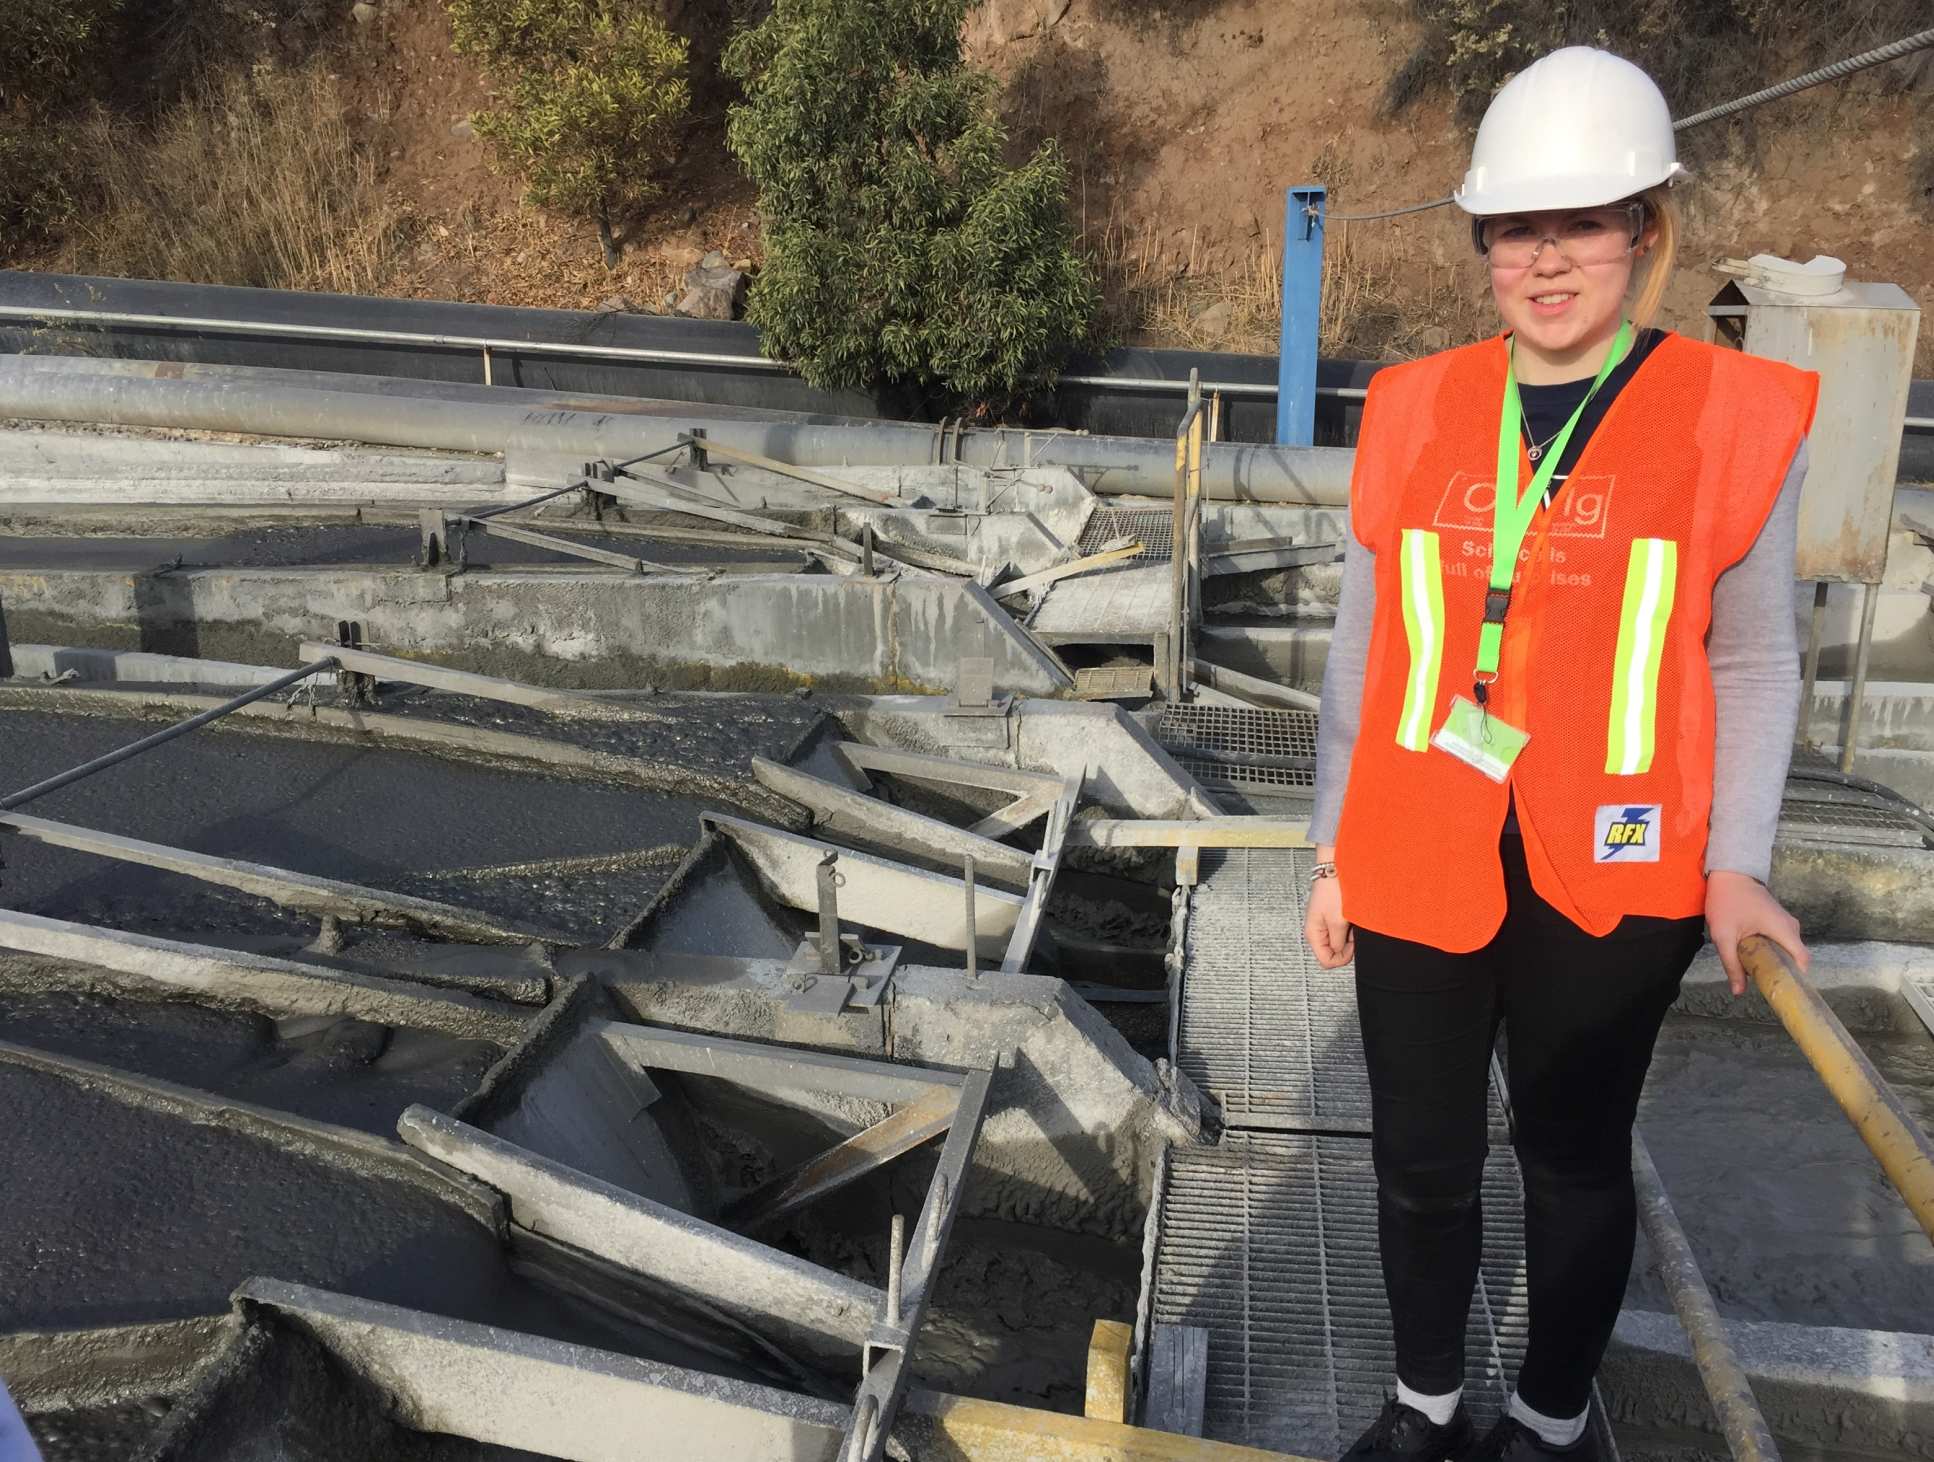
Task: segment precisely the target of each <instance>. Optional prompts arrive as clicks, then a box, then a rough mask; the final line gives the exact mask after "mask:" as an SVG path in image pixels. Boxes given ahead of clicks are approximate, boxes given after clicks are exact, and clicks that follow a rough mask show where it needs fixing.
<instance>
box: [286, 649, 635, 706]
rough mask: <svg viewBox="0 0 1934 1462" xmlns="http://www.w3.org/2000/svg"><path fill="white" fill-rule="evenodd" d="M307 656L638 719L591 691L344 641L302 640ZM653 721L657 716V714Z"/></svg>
mask: <svg viewBox="0 0 1934 1462" xmlns="http://www.w3.org/2000/svg"><path fill="white" fill-rule="evenodd" d="M302 653H303V655H304V656H308V655H311V654H315V655H323V654H326V655H329V656H331V657H332V658H333V659H335V660H336V661H337V662H338V663H339V664H340V665H341V666H342V668H343V669H344V670H347V671H350V672H352V673H353V674H356V675H373V676H375V677H376V678H377V679H378V680H394V681H399V682H401V683H402V684H404V685H421V686H427V687H428V688H429V689H431V690H442V691H448V692H449V693H450V694H452V695H469V696H475V697H477V698H478V699H479V700H486V701H501V702H502V703H503V704H505V705H511V706H528V707H530V708H531V709H532V710H536V711H549V712H551V713H553V714H555V715H560V716H593V717H597V718H599V719H602V720H636V719H638V715H637V713H636V712H634V711H632V710H630V709H629V708H627V707H624V706H615V705H612V704H610V703H609V702H606V701H601V700H598V699H596V698H595V697H592V696H588V695H573V694H572V693H571V692H570V691H567V690H549V689H547V688H545V687H544V686H541V685H526V684H524V683H523V682H522V681H520V680H500V679H498V678H497V677H496V676H494V675H477V674H474V673H472V672H471V671H468V670H452V669H450V667H449V666H447V665H432V664H430V663H428V662H427V661H423V660H404V659H401V658H399V657H397V656H395V655H377V654H373V653H372V652H370V651H368V650H352V649H347V648H345V647H343V646H340V645H324V644H317V643H314V642H311V641H304V643H303V646H302ZM652 719H656V717H653V718H652Z"/></svg>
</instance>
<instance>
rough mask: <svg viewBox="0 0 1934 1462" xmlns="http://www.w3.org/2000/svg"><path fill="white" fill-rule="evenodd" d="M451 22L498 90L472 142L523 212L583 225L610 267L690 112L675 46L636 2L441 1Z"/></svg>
mask: <svg viewBox="0 0 1934 1462" xmlns="http://www.w3.org/2000/svg"><path fill="white" fill-rule="evenodd" d="M450 18H451V23H452V28H453V30H454V32H455V36H456V44H457V49H458V50H459V51H463V52H466V53H469V54H472V55H475V56H478V57H480V58H481V59H482V60H483V61H484V63H485V65H486V66H488V67H489V68H490V69H491V71H492V72H493V73H494V74H495V75H496V77H497V79H498V82H499V85H500V87H501V90H500V91H499V93H498V96H497V104H496V106H494V107H493V108H492V109H491V110H489V111H487V112H481V113H479V114H478V115H477V116H476V117H474V118H473V119H472V121H473V123H474V124H475V126H476V128H477V132H478V134H479V135H480V136H482V137H483V138H485V139H486V140H487V141H488V142H490V143H491V145H492V146H493V147H494V148H495V149H496V152H497V155H498V157H499V159H500V160H501V161H503V162H504V163H505V164H506V165H508V166H511V167H514V168H516V169H517V170H519V171H521V172H522V173H523V175H524V179H525V196H526V197H527V198H528V199H529V201H530V202H532V203H533V204H536V205H537V206H539V207H543V208H555V209H558V210H560V211H563V212H567V213H573V214H577V215H580V216H582V217H588V218H590V219H592V220H593V221H594V222H595V223H596V224H597V226H598V239H599V241H600V242H601V243H602V244H603V245H604V257H605V263H606V265H607V266H611V267H615V266H616V264H617V262H618V257H619V253H618V244H617V235H616V228H615V225H616V222H617V220H618V219H619V218H621V217H622V216H623V214H624V213H625V211H627V210H628V209H631V208H634V207H636V206H637V205H638V204H640V203H642V202H644V201H645V200H646V199H648V198H650V197H652V196H654V195H655V194H656V193H657V191H658V188H657V185H656V184H655V183H654V182H653V174H654V173H655V172H657V170H658V169H659V168H660V167H662V166H663V165H664V163H665V162H667V161H668V160H669V158H670V154H671V149H672V143H673V141H674V139H675V137H676V135H677V130H678V126H679V124H680V123H681V122H682V121H683V120H684V118H685V114H686V112H687V110H688V109H689V108H690V106H691V90H690V86H689V84H688V83H687V81H686V76H685V61H686V44H685V42H684V40H683V39H682V38H680V37H678V36H676V35H674V34H672V32H671V31H670V30H668V29H667V28H666V27H665V24H664V22H663V21H661V20H659V19H658V18H657V17H656V16H655V15H653V14H651V13H650V11H649V10H648V9H647V8H646V7H645V6H644V5H642V4H641V3H640V0H450Z"/></svg>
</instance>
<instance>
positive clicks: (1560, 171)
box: [1454, 46, 1685, 215]
mask: <svg viewBox="0 0 1934 1462" xmlns="http://www.w3.org/2000/svg"><path fill="white" fill-rule="evenodd" d="M1684 171H1685V169H1684V168H1682V167H1680V166H1679V156H1678V148H1677V146H1676V145H1675V143H1674V141H1673V136H1672V114H1671V112H1670V111H1668V110H1667V108H1666V105H1665V97H1664V96H1663V95H1661V94H1660V92H1659V88H1658V85H1657V83H1655V82H1654V81H1653V80H1652V78H1651V77H1649V76H1647V75H1646V74H1645V73H1644V72H1643V71H1641V70H1639V68H1638V67H1636V66H1634V65H1633V64H1632V63H1631V62H1630V61H1627V60H1625V59H1624V58H1623V57H1621V56H1614V55H1613V54H1612V53H1611V52H1610V51H1598V50H1593V49H1592V48H1591V47H1589V46H1567V47H1566V48H1565V49H1564V50H1562V51H1553V52H1552V53H1551V54H1550V55H1549V56H1544V57H1541V58H1540V59H1538V60H1536V61H1533V62H1532V63H1531V64H1530V65H1529V66H1527V67H1525V68H1524V70H1522V71H1520V72H1519V73H1518V74H1517V75H1516V76H1514V77H1512V78H1511V79H1510V80H1509V81H1508V82H1506V83H1505V84H1504V86H1503V88H1502V89H1501V90H1500V91H1499V92H1498V94H1497V95H1496V96H1494V97H1492V98H1491V105H1490V107H1489V108H1487V109H1486V111H1485V113H1484V120H1483V121H1482V122H1480V123H1479V124H1478V128H1477V143H1476V145H1475V146H1473V147H1472V149H1471V168H1470V171H1469V172H1467V173H1465V174H1464V183H1463V186H1462V187H1460V188H1459V189H1458V190H1457V192H1456V194H1455V195H1454V196H1455V197H1456V199H1457V205H1458V207H1460V208H1462V209H1463V210H1464V211H1465V212H1466V213H1475V214H1479V215H1484V214H1494V213H1538V212H1542V211H1544V210H1546V209H1552V208H1596V207H1598V206H1599V205H1600V204H1603V203H1616V202H1618V201H1619V199H1621V198H1629V197H1631V196H1632V195H1633V194H1634V193H1642V192H1644V191H1645V190H1646V189H1647V188H1653V187H1657V186H1658V185H1659V184H1660V183H1667V182H1670V181H1671V180H1672V179H1674V178H1676V177H1678V176H1679V175H1680V174H1682V173H1683V172H1684Z"/></svg>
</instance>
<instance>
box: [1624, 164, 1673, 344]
mask: <svg viewBox="0 0 1934 1462" xmlns="http://www.w3.org/2000/svg"><path fill="white" fill-rule="evenodd" d="M1639 197H1640V199H1641V200H1642V201H1643V202H1644V204H1645V208H1646V214H1647V222H1648V223H1650V224H1651V225H1652V227H1653V229H1654V233H1653V237H1652V247H1651V248H1650V249H1649V250H1647V251H1646V255H1645V266H1644V268H1645V277H1644V279H1643V280H1642V281H1641V283H1640V284H1639V292H1638V299H1637V300H1636V301H1635V302H1634V303H1633V305H1632V324H1633V326H1634V327H1635V328H1636V329H1640V330H1643V329H1645V327H1646V326H1648V325H1650V324H1651V323H1652V321H1653V319H1654V318H1655V317H1656V316H1657V315H1658V313H1659V306H1660V304H1661V303H1663V302H1664V300H1665V287H1666V285H1668V284H1670V283H1671V282H1672V265H1673V262H1674V261H1675V260H1676V259H1677V258H1678V254H1679V232H1680V218H1679V204H1678V200H1676V199H1675V198H1673V196H1672V190H1671V189H1670V188H1666V187H1658V188H1648V189H1647V190H1646V191H1645V192H1643V193H1641V194H1640V195H1639Z"/></svg>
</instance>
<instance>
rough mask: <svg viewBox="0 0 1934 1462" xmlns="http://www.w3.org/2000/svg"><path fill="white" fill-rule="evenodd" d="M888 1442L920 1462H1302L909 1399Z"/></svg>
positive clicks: (1031, 1414) (1118, 1428)
mask: <svg viewBox="0 0 1934 1462" xmlns="http://www.w3.org/2000/svg"><path fill="white" fill-rule="evenodd" d="M893 1434H894V1435H895V1436H896V1437H899V1438H901V1439H902V1440H903V1441H905V1442H906V1443H907V1444H908V1447H909V1449H910V1450H911V1451H912V1452H913V1455H914V1456H916V1457H918V1458H919V1459H920V1462H1307V1459H1305V1458H1300V1457H1294V1456H1292V1455H1291V1454H1289V1453H1287V1452H1267V1451H1264V1450H1262V1449H1261V1448H1259V1447H1241V1446H1237V1445H1235V1444H1234V1443H1232V1442H1211V1441H1207V1440H1205V1439H1204V1438H1202V1437H1184V1436H1179V1435H1177V1434H1176V1433H1174V1432H1156V1431H1149V1430H1148V1429H1147V1428H1145V1427H1138V1426H1125V1425H1123V1424H1122V1423H1121V1422H1117V1421H1100V1420H1097V1419H1095V1418H1094V1417H1088V1416H1067V1415H1064V1414H1062V1413H1060V1412H1055V1411H1035V1410H1033V1409H1032V1408H1030V1407H1026V1406H1009V1405H1007V1404H1006V1403H1004V1402H1000V1401H981V1400H977V1399H974V1398H971V1397H966V1396H944V1395H941V1394H939V1393H938V1392H933V1391H916V1392H914V1393H912V1394H911V1395H909V1396H908V1397H907V1400H906V1404H905V1405H904V1406H902V1407H901V1408H900V1419H899V1421H898V1422H897V1423H896V1424H895V1425H894V1428H893Z"/></svg>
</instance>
